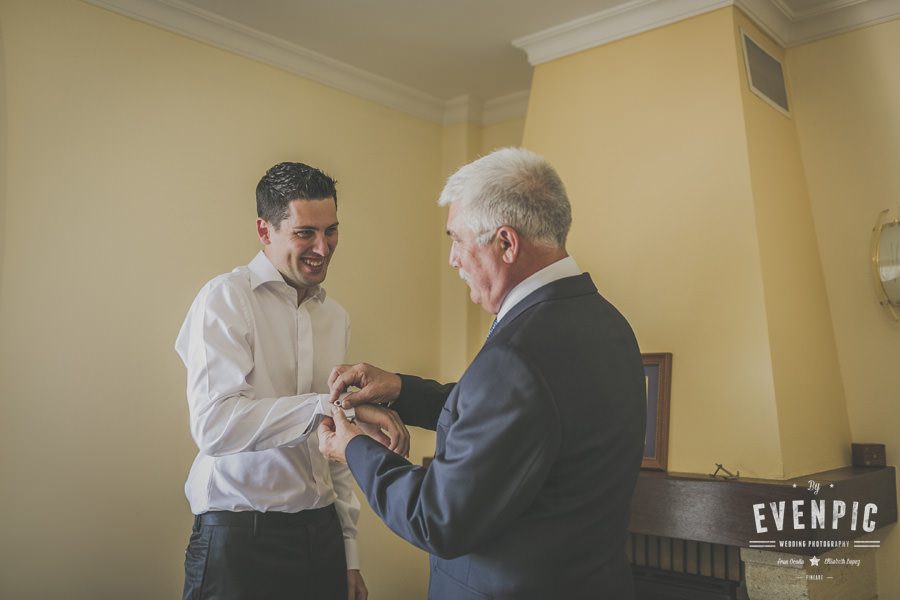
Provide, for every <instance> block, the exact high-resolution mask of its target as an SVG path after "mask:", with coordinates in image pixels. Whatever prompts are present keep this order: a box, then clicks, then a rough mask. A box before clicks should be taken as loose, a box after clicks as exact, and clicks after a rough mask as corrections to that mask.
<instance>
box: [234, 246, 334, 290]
mask: <svg viewBox="0 0 900 600" xmlns="http://www.w3.org/2000/svg"><path fill="white" fill-rule="evenodd" d="M247 268H248V269H249V270H250V289H251V290H255V289H256V288H258V287H259V286H261V285H262V284H264V283H270V282H276V283H281V284H284V285H288V284H287V282H286V281H285V280H284V277H282V275H281V273H279V272H278V269H276V268H275V265H273V264H272V261H271V260H269V257H268V256H266V253H265V252H263V251H262V250H260V251H259V253H257V255H256V256H254V257H253V260H251V261H250V264H249V265H247ZM288 287H290V286H288ZM291 289H293V288H291ZM306 297H307V298H313V299H315V300H318V301H319V302H324V301H325V288H323V287H322V286H321V285H317V286H316V287H315V288H314V289H313V290H310V294H308V295H307V296H306Z"/></svg>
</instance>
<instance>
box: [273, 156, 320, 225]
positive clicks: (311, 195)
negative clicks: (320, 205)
mask: <svg viewBox="0 0 900 600" xmlns="http://www.w3.org/2000/svg"><path fill="white" fill-rule="evenodd" d="M336 183H337V182H336V181H335V180H334V179H332V178H331V177H329V176H328V175H326V174H325V173H323V172H322V171H320V170H318V169H316V168H313V167H310V166H309V165H304V164H303V163H292V162H283V163H278V164H277V165H275V166H274V167H272V168H271V169H269V170H268V171H266V174H265V175H263V177H262V179H260V180H259V183H258V184H257V185H256V216H257V217H259V218H261V219H265V220H266V221H268V222H269V223H272V224H273V225H274V226H275V229H276V230H277V229H278V227H279V226H280V225H281V222H282V221H283V220H284V219H285V217H287V213H288V204H290V203H291V202H293V201H294V200H323V199H325V198H334V204H335V206H337V190H336V189H335V184H336Z"/></svg>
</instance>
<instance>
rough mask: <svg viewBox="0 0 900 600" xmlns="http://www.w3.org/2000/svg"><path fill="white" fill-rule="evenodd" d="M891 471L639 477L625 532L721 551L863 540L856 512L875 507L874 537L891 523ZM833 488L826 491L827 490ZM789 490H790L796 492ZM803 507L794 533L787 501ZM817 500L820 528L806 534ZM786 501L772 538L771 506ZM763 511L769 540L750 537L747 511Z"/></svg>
mask: <svg viewBox="0 0 900 600" xmlns="http://www.w3.org/2000/svg"><path fill="white" fill-rule="evenodd" d="M810 480H812V481H815V482H816V483H818V484H820V486H821V487H820V490H819V493H818V494H814V493H813V492H811V491H809V489H808V487H809V481H810ZM896 481H897V480H896V475H895V469H894V467H845V468H842V469H834V470H832V471H823V472H821V473H814V474H811V475H804V476H802V477H796V478H794V479H785V480H780V479H779V480H775V479H748V478H740V479H732V480H722V479H712V478H710V477H709V476H708V475H697V474H691V473H660V472H653V471H641V474H640V476H639V477H638V482H637V485H636V487H635V492H634V499H633V501H632V504H631V522H630V526H629V529H630V531H631V532H632V533H637V534H643V535H654V536H660V537H669V538H678V539H685V540H694V541H698V542H708V543H713V544H724V545H727V546H739V547H749V541H750V540H792V541H794V540H806V541H811V540H848V541H852V540H855V539H857V538H860V537H862V536H864V535H865V536H868V537H869V538H875V539H877V535H878V534H877V533H868V532H865V531H863V527H862V521H863V511H864V507H865V505H866V504H868V503H874V504H875V505H876V506H877V513H874V514H872V515H871V520H872V521H874V522H875V531H876V532H877V531H878V530H879V529H881V528H882V527H885V526H886V525H890V524H891V523H896V522H897V485H896ZM832 484H833V486H832ZM795 485H796V487H795ZM794 500H802V501H803V505H802V506H803V512H804V513H805V515H804V517H803V518H802V519H801V522H804V521H805V523H806V528H805V529H802V530H794V528H793V512H792V501H794ZM820 500H824V501H825V505H826V518H825V525H826V528H825V529H812V528H810V525H809V523H810V519H809V517H810V514H809V512H810V508H809V505H810V501H820ZM835 500H839V501H843V502H845V503H846V505H847V511H846V512H847V514H846V516H845V517H843V518H841V519H840V520H839V522H838V528H837V529H836V530H835V529H832V528H831V526H832V507H833V504H832V503H833V501H835ZM781 501H785V508H786V514H785V518H784V529H783V530H782V531H777V530H776V529H775V524H774V520H773V516H772V512H771V509H770V503H772V502H781ZM854 501H856V502H859V514H858V519H857V523H856V529H855V530H852V528H851V512H852V508H853V507H852V504H853V502H854ZM759 503H764V504H765V511H764V514H765V521H764V525H765V526H766V527H767V528H768V530H769V531H768V533H757V531H756V519H755V516H754V510H753V505H754V504H759ZM777 550H778V551H779V552H787V553H791V554H804V555H814V554H821V553H822V551H823V550H822V549H821V548H819V547H808V545H807V547H806V548H804V547H785V548H781V547H779V548H778V549H777Z"/></svg>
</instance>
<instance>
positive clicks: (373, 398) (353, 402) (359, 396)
mask: <svg viewBox="0 0 900 600" xmlns="http://www.w3.org/2000/svg"><path fill="white" fill-rule="evenodd" d="M351 385H352V386H356V387H358V388H359V390H358V391H355V392H352V393H350V394H347V395H346V396H345V397H344V404H343V407H344V408H350V407H351V406H359V405H360V404H366V403H370V404H385V403H387V402H393V401H394V400H396V399H397V396H399V395H400V386H401V381H400V376H399V375H397V374H396V373H388V372H387V371H382V370H381V369H379V368H378V367H373V366H372V365H368V364H366V363H359V364H357V365H338V366H336V367H335V368H333V369H332V370H331V375H329V377H328V387H330V388H331V401H332V402H334V401H336V400H337V399H338V396H340V395H341V394H342V393H344V391H345V390H346V389H347V388H348V387H350V386H351Z"/></svg>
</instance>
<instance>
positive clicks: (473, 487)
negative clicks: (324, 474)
mask: <svg viewBox="0 0 900 600" xmlns="http://www.w3.org/2000/svg"><path fill="white" fill-rule="evenodd" d="M457 385H458V386H459V392H458V393H459V396H458V401H457V402H456V404H455V408H456V411H455V413H456V414H454V411H453V410H452V409H451V408H448V407H445V408H444V409H443V410H442V411H441V415H440V419H439V420H438V422H437V427H438V437H439V439H440V438H441V436H445V438H444V439H445V444H444V451H443V452H438V453H437V454H436V455H435V458H434V461H432V463H431V465H430V467H429V468H428V469H427V470H426V469H424V468H422V467H419V466H416V465H412V464H410V463H409V462H407V461H406V460H405V459H403V458H402V457H400V456H398V455H396V454H393V453H391V452H390V451H388V450H387V449H386V448H384V447H383V446H381V445H380V444H378V443H377V442H375V441H374V440H371V439H370V438H368V437H366V436H357V437H356V438H354V439H353V440H351V442H350V444H349V445H348V446H347V451H346V456H347V464H348V465H349V466H350V470H351V471H352V472H353V475H354V477H355V478H356V481H357V483H359V485H360V487H361V488H362V490H363V491H364V492H365V494H366V498H367V499H368V501H369V504H370V505H371V506H372V509H373V510H374V511H375V512H376V513H377V514H378V516H379V517H381V519H382V520H383V521H384V522H385V523H386V524H387V525H388V527H390V528H391V529H392V530H393V531H394V532H395V533H397V535H399V536H400V537H402V538H404V539H405V540H407V541H408V542H410V543H412V544H415V545H416V546H418V547H419V548H422V549H423V550H427V551H428V552H430V553H432V554H436V555H438V556H440V557H443V558H453V557H457V556H461V555H463V554H466V553H468V552H471V551H472V550H473V549H474V548H475V547H477V546H478V545H479V544H480V543H482V542H484V541H486V540H489V539H490V538H491V537H492V536H494V535H496V534H497V533H498V532H500V531H502V530H503V529H504V527H505V526H507V525H508V524H509V523H510V521H512V520H513V519H514V518H515V517H516V516H517V515H519V514H520V513H521V512H523V511H524V510H525V508H527V507H528V506H529V505H530V504H531V502H532V501H533V499H534V497H535V495H536V494H537V492H538V491H539V490H540V488H541V487H542V485H543V484H544V481H545V479H546V478H547V475H548V473H549V470H550V467H551V465H552V464H553V462H554V460H555V458H556V456H557V454H558V452H559V446H560V437H561V436H560V425H559V415H558V413H557V411H556V403H555V401H554V400H553V398H552V397H551V396H550V392H549V390H548V389H547V386H546V385H545V384H544V382H543V380H542V378H541V377H540V375H539V373H537V372H536V371H535V370H534V369H533V368H532V367H531V366H530V365H529V364H528V363H527V361H526V360H525V359H524V358H523V357H521V356H519V355H517V354H516V353H514V352H513V351H511V350H509V349H508V348H504V347H496V348H492V349H490V350H486V351H482V353H481V354H480V355H479V357H478V358H477V359H476V361H475V362H474V363H473V364H472V366H471V367H470V368H469V370H468V371H467V372H466V375H465V376H464V377H463V379H462V380H461V381H460V382H459V384H457ZM439 447H440V445H439Z"/></svg>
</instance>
